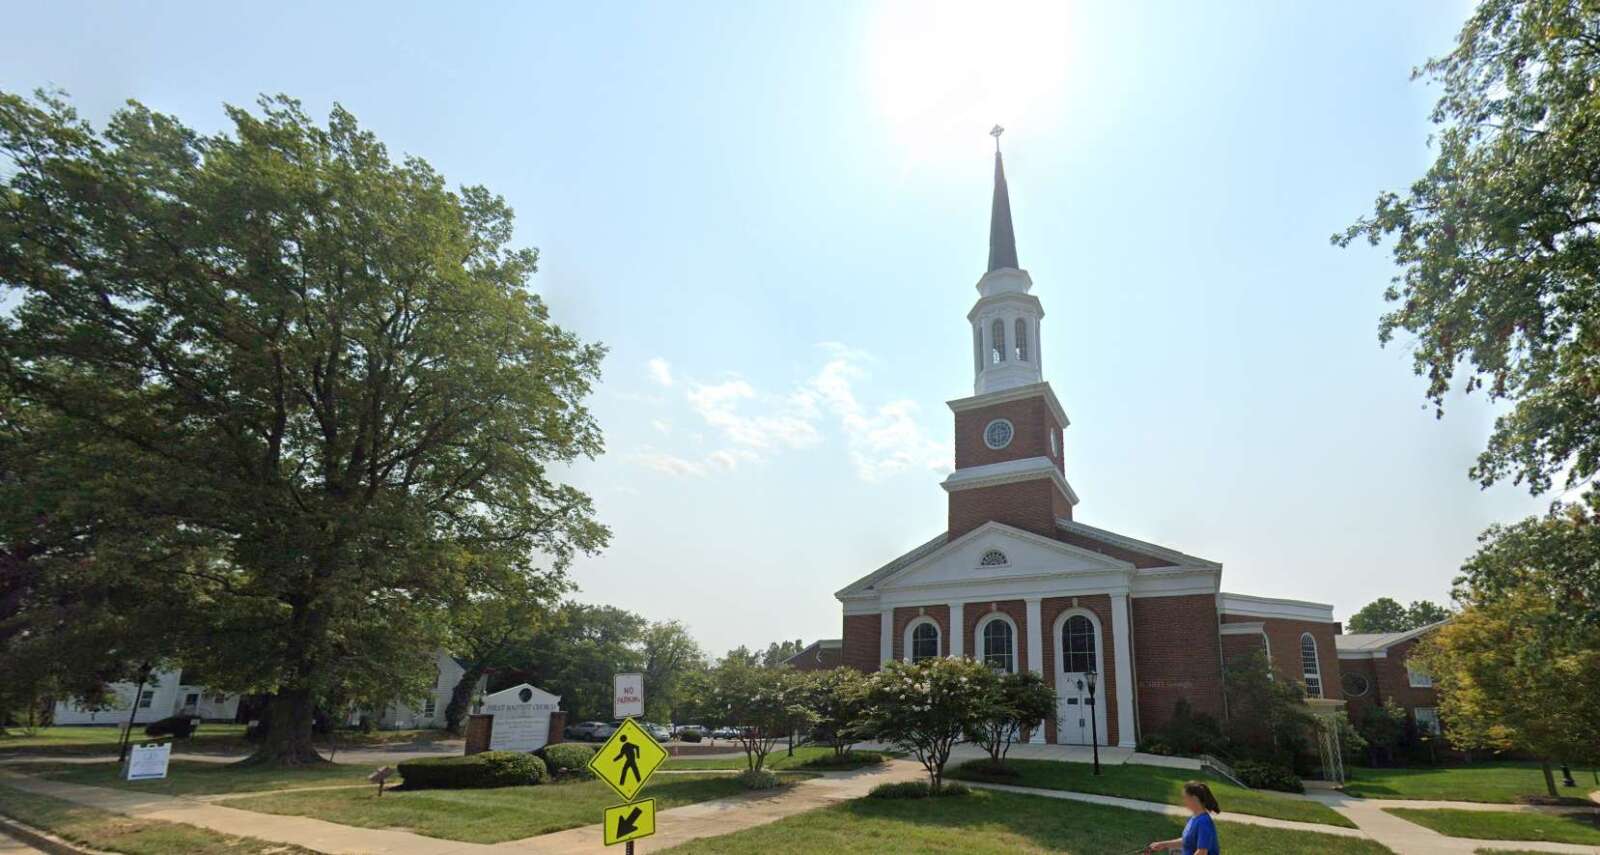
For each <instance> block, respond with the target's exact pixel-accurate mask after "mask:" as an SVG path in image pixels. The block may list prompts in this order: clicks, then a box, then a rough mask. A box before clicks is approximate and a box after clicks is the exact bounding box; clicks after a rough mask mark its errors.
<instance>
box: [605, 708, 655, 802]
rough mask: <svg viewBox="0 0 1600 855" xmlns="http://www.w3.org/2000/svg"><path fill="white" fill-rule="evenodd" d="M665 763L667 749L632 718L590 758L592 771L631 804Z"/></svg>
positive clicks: (624, 722)
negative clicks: (646, 782)
mask: <svg viewBox="0 0 1600 855" xmlns="http://www.w3.org/2000/svg"><path fill="white" fill-rule="evenodd" d="M666 760H667V751H666V749H665V748H662V747H661V745H660V744H658V743H657V742H656V741H655V740H654V739H651V738H650V734H649V732H647V731H646V730H645V729H644V728H642V727H640V726H639V725H637V724H635V723H634V721H633V719H631V718H629V719H624V720H623V722H622V726H621V727H619V728H617V732H616V733H613V734H611V738H610V739H608V740H606V744H604V745H602V746H600V750H599V751H596V752H595V753H594V757H592V758H590V760H589V771H591V772H593V773H594V774H595V777H597V778H599V779H600V780H602V781H605V782H606V783H607V784H608V785H610V787H611V789H613V790H616V791H617V795H619V796H622V797H623V798H624V799H626V800H627V801H630V802H631V801H633V797H634V796H636V795H638V793H639V788H640V787H643V786H644V782H645V781H648V780H650V776H651V775H652V774H654V772H655V771H656V769H658V768H660V767H661V764H662V763H665V762H666Z"/></svg>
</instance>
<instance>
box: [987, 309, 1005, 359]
mask: <svg viewBox="0 0 1600 855" xmlns="http://www.w3.org/2000/svg"><path fill="white" fill-rule="evenodd" d="M989 337H990V338H991V339H993V341H991V342H989V353H990V358H991V359H993V360H994V362H995V364H999V363H1001V362H1005V361H1006V322H1005V321H1002V320H1000V319H998V318H997V319H995V322H994V323H993V324H990V325H989Z"/></svg>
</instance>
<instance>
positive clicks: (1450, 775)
mask: <svg viewBox="0 0 1600 855" xmlns="http://www.w3.org/2000/svg"><path fill="white" fill-rule="evenodd" d="M1347 771H1348V772H1349V773H1350V780H1349V781H1348V782H1347V783H1346V784H1345V788H1344V789H1345V792H1347V793H1349V794H1350V795H1353V796H1361V797H1363V798H1369V799H1438V800H1444V801H1455V802H1489V803H1494V804H1514V803H1516V802H1517V800H1518V799H1519V798H1521V797H1522V796H1544V795H1546V793H1545V788H1544V774H1543V773H1542V772H1540V771H1539V766H1538V764H1536V763H1511V762H1494V763H1473V764H1471V765H1465V766H1430V767H1427V768H1414V769H1368V768H1366V767H1362V766H1352V767H1350V768H1349V769H1348V770H1347ZM1572 774H1573V776H1574V778H1576V779H1577V781H1578V783H1579V786H1578V788H1577V789H1571V788H1568V787H1562V786H1560V783H1561V773H1560V771H1557V772H1556V785H1557V786H1556V789H1557V790H1558V791H1559V792H1561V793H1562V794H1563V795H1570V796H1576V797H1578V798H1582V797H1583V794H1584V793H1586V792H1588V791H1589V790H1591V789H1594V787H1593V786H1592V785H1586V784H1587V782H1590V781H1593V780H1594V778H1593V777H1592V773H1591V772H1590V771H1589V770H1588V769H1573V770H1572Z"/></svg>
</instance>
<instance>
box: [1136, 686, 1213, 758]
mask: <svg viewBox="0 0 1600 855" xmlns="http://www.w3.org/2000/svg"><path fill="white" fill-rule="evenodd" d="M1139 745H1140V747H1139V750H1140V751H1144V752H1146V753H1149V754H1165V755H1175V756H1184V757H1193V756H1196V755H1199V754H1214V755H1217V756H1226V755H1227V754H1229V753H1230V752H1229V751H1228V740H1227V738H1226V737H1224V736H1223V735H1222V725H1221V724H1220V723H1218V722H1217V720H1216V718H1215V717H1213V716H1210V715H1207V714H1205V713H1197V712H1195V711H1194V707H1193V706H1191V705H1190V704H1189V702H1188V701H1187V700H1184V699H1179V700H1178V702H1177V703H1176V704H1173V707H1172V718H1170V719H1168V720H1167V723H1166V724H1165V725H1162V726H1161V728H1160V729H1158V730H1156V731H1155V732H1153V733H1151V734H1150V735H1149V736H1147V737H1145V739H1143V740H1141V741H1140V743H1139Z"/></svg>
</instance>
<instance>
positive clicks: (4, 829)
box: [0, 816, 99, 855]
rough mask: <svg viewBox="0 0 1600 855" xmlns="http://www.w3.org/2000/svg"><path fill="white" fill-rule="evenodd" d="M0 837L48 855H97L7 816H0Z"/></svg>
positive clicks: (95, 852) (92, 850)
mask: <svg viewBox="0 0 1600 855" xmlns="http://www.w3.org/2000/svg"><path fill="white" fill-rule="evenodd" d="M0 835H8V836H10V837H14V838H16V839H17V840H20V841H22V842H23V843H25V844H27V845H29V846H32V847H33V848H35V849H38V850H40V851H41V852H48V853H50V855H99V851H98V850H95V849H84V848H83V847H81V846H78V845H77V844H75V843H68V842H67V841H65V840H62V839H61V838H59V837H57V836H55V835H54V834H51V833H50V832H48V831H43V830H40V829H37V828H34V827H33V826H31V825H25V824H23V823H21V822H18V821H16V820H14V819H12V818H10V817H8V816H0Z"/></svg>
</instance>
